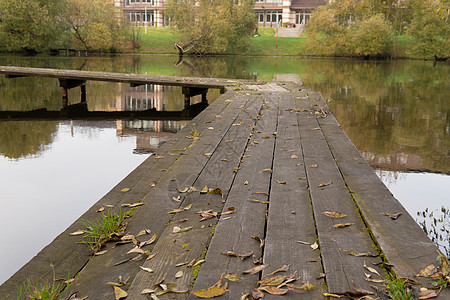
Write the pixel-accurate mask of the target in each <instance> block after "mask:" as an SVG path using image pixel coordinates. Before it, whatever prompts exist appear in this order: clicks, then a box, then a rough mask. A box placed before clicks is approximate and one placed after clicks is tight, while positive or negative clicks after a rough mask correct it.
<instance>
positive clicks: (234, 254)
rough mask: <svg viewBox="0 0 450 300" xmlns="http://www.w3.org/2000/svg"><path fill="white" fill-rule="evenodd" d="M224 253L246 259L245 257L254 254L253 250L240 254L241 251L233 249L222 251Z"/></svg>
mask: <svg viewBox="0 0 450 300" xmlns="http://www.w3.org/2000/svg"><path fill="white" fill-rule="evenodd" d="M222 254H223V255H226V256H234V257H239V258H240V259H242V260H244V259H245V258H247V257H250V256H252V254H253V251H252V252H249V253H245V254H239V253H236V252H233V251H227V252H222Z"/></svg>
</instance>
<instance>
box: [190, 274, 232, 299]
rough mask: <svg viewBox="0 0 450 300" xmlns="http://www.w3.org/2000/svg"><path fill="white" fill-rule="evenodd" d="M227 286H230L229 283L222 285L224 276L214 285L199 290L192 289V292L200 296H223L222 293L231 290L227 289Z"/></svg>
mask: <svg viewBox="0 0 450 300" xmlns="http://www.w3.org/2000/svg"><path fill="white" fill-rule="evenodd" d="M227 286H228V283H225V284H224V285H223V286H222V277H220V279H219V281H218V282H217V283H216V284H215V285H213V286H212V287H210V288H207V289H202V290H198V291H191V294H194V295H195V296H197V297H199V298H214V297H218V296H221V295H223V294H225V293H226V292H229V290H227Z"/></svg>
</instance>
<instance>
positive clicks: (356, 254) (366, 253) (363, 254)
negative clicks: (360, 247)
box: [339, 249, 378, 257]
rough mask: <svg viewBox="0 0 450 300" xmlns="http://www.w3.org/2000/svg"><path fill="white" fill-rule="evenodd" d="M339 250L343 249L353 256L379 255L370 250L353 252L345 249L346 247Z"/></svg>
mask: <svg viewBox="0 0 450 300" xmlns="http://www.w3.org/2000/svg"><path fill="white" fill-rule="evenodd" d="M339 250H341V251H343V252H345V253H348V254H350V255H352V256H356V257H363V256H364V257H377V256H378V255H377V254H373V253H370V252H364V253H358V252H353V251H349V250H345V249H339Z"/></svg>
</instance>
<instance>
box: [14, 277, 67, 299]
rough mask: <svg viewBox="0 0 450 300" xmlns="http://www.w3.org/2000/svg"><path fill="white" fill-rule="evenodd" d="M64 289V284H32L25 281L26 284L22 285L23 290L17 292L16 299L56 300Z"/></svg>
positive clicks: (29, 281)
mask: <svg viewBox="0 0 450 300" xmlns="http://www.w3.org/2000/svg"><path fill="white" fill-rule="evenodd" d="M63 289H64V284H63V283H59V284H56V283H55V282H53V283H52V284H50V283H43V284H38V283H33V282H32V281H31V280H30V279H27V283H26V284H25V285H24V290H22V289H21V290H20V291H19V296H18V298H17V299H29V300H57V299H58V297H59V296H60V294H61V291H62V290H63Z"/></svg>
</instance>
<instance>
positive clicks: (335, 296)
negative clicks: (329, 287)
mask: <svg viewBox="0 0 450 300" xmlns="http://www.w3.org/2000/svg"><path fill="white" fill-rule="evenodd" d="M322 295H323V296H324V297H331V298H338V299H339V298H342V296H340V295H336V294H330V293H323V294H322Z"/></svg>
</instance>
